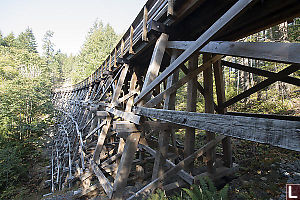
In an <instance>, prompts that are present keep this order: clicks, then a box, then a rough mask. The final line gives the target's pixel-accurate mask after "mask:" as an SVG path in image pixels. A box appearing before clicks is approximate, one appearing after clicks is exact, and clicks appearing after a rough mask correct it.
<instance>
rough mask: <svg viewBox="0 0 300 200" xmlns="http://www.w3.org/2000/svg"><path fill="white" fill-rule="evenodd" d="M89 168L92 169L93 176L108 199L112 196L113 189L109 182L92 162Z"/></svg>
mask: <svg viewBox="0 0 300 200" xmlns="http://www.w3.org/2000/svg"><path fill="white" fill-rule="evenodd" d="M91 168H92V169H93V171H94V173H95V175H96V176H97V178H98V180H99V182H100V184H101V186H102V187H103V189H104V191H105V193H106V194H107V196H108V197H109V198H111V196H112V192H113V187H112V185H111V183H110V182H109V180H108V179H107V178H106V177H105V175H104V174H103V173H102V171H101V170H100V169H99V167H98V166H97V165H96V163H95V162H94V161H91Z"/></svg>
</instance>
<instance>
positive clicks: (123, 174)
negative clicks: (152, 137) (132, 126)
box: [113, 132, 141, 199]
mask: <svg viewBox="0 0 300 200" xmlns="http://www.w3.org/2000/svg"><path fill="white" fill-rule="evenodd" d="M140 136H141V133H140V132H135V133H131V134H130V135H129V136H128V137H127V139H126V144H125V147H124V151H123V153H122V157H121V161H120V164H119V166H118V171H117V175H116V177H115V181H114V185H113V191H114V192H115V193H114V196H113V199H122V196H123V193H124V190H125V187H126V185H127V179H128V176H129V173H130V170H131V165H132V161H133V159H134V156H135V152H136V150H137V146H138V143H139V140H140Z"/></svg>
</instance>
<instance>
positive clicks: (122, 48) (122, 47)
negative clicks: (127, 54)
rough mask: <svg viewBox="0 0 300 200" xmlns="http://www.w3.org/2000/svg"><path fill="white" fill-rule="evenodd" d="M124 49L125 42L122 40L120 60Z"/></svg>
mask: <svg viewBox="0 0 300 200" xmlns="http://www.w3.org/2000/svg"><path fill="white" fill-rule="evenodd" d="M124 47H125V42H124V40H123V39H122V40H121V55H120V58H123V57H124Z"/></svg>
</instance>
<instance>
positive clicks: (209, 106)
mask: <svg viewBox="0 0 300 200" xmlns="http://www.w3.org/2000/svg"><path fill="white" fill-rule="evenodd" d="M211 57H212V55H211V54H206V53H205V54H203V63H205V62H206V61H208V60H209V59H211ZM203 82H204V98H205V112H206V113H214V99H213V77H212V66H209V67H208V68H207V69H205V70H204V71H203ZM206 138H207V142H209V141H211V140H213V139H214V138H215V133H213V132H210V131H206ZM215 154H216V151H215V148H212V149H211V150H209V151H207V153H206V158H207V171H208V173H210V174H214V173H215V172H216V169H215V159H216V158H215Z"/></svg>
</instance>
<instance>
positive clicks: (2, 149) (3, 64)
mask: <svg viewBox="0 0 300 200" xmlns="http://www.w3.org/2000/svg"><path fill="white" fill-rule="evenodd" d="M54 34H55V33H54V32H53V31H47V32H46V33H45V35H44V38H43V44H42V49H43V52H38V51H37V42H36V39H35V36H34V33H33V31H32V29H31V28H27V29H26V30H25V31H24V32H22V33H20V34H19V35H18V36H15V35H14V33H10V34H8V35H6V36H4V35H2V34H1V32H0V79H1V84H0V102H1V103H0V199H11V198H12V197H14V196H16V198H21V199H22V195H25V194H26V193H30V192H33V191H32V190H34V189H35V186H33V187H31V188H30V187H29V185H28V181H29V184H30V181H32V179H31V178H32V177H31V174H30V170H31V168H32V167H33V166H34V165H35V164H36V163H38V162H44V160H45V159H44V158H43V157H44V156H42V155H41V153H42V148H41V147H42V146H43V142H44V140H43V139H45V138H44V135H45V131H46V130H47V127H49V125H51V124H52V123H53V108H52V103H51V89H52V88H53V87H56V86H59V85H62V84H73V83H76V82H78V81H81V80H82V79H84V78H85V77H87V76H88V75H90V74H91V72H92V71H94V70H95V69H96V68H97V67H98V66H99V65H100V63H102V62H103V60H104V59H105V58H106V57H107V55H108V54H109V51H110V49H112V48H113V46H114V45H115V43H116V42H117V40H118V38H119V36H118V35H117V34H116V33H115V31H114V30H113V28H112V27H111V26H110V25H106V26H104V25H103V24H102V22H101V21H96V22H95V23H94V25H93V26H92V27H91V29H90V31H89V32H88V34H87V37H86V41H85V42H84V45H83V46H82V48H81V51H80V52H79V54H78V55H76V56H73V55H71V56H67V55H66V54H64V53H63V52H61V51H60V50H56V49H55V44H54V43H53V35H54ZM32 185H34V184H32Z"/></svg>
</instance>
